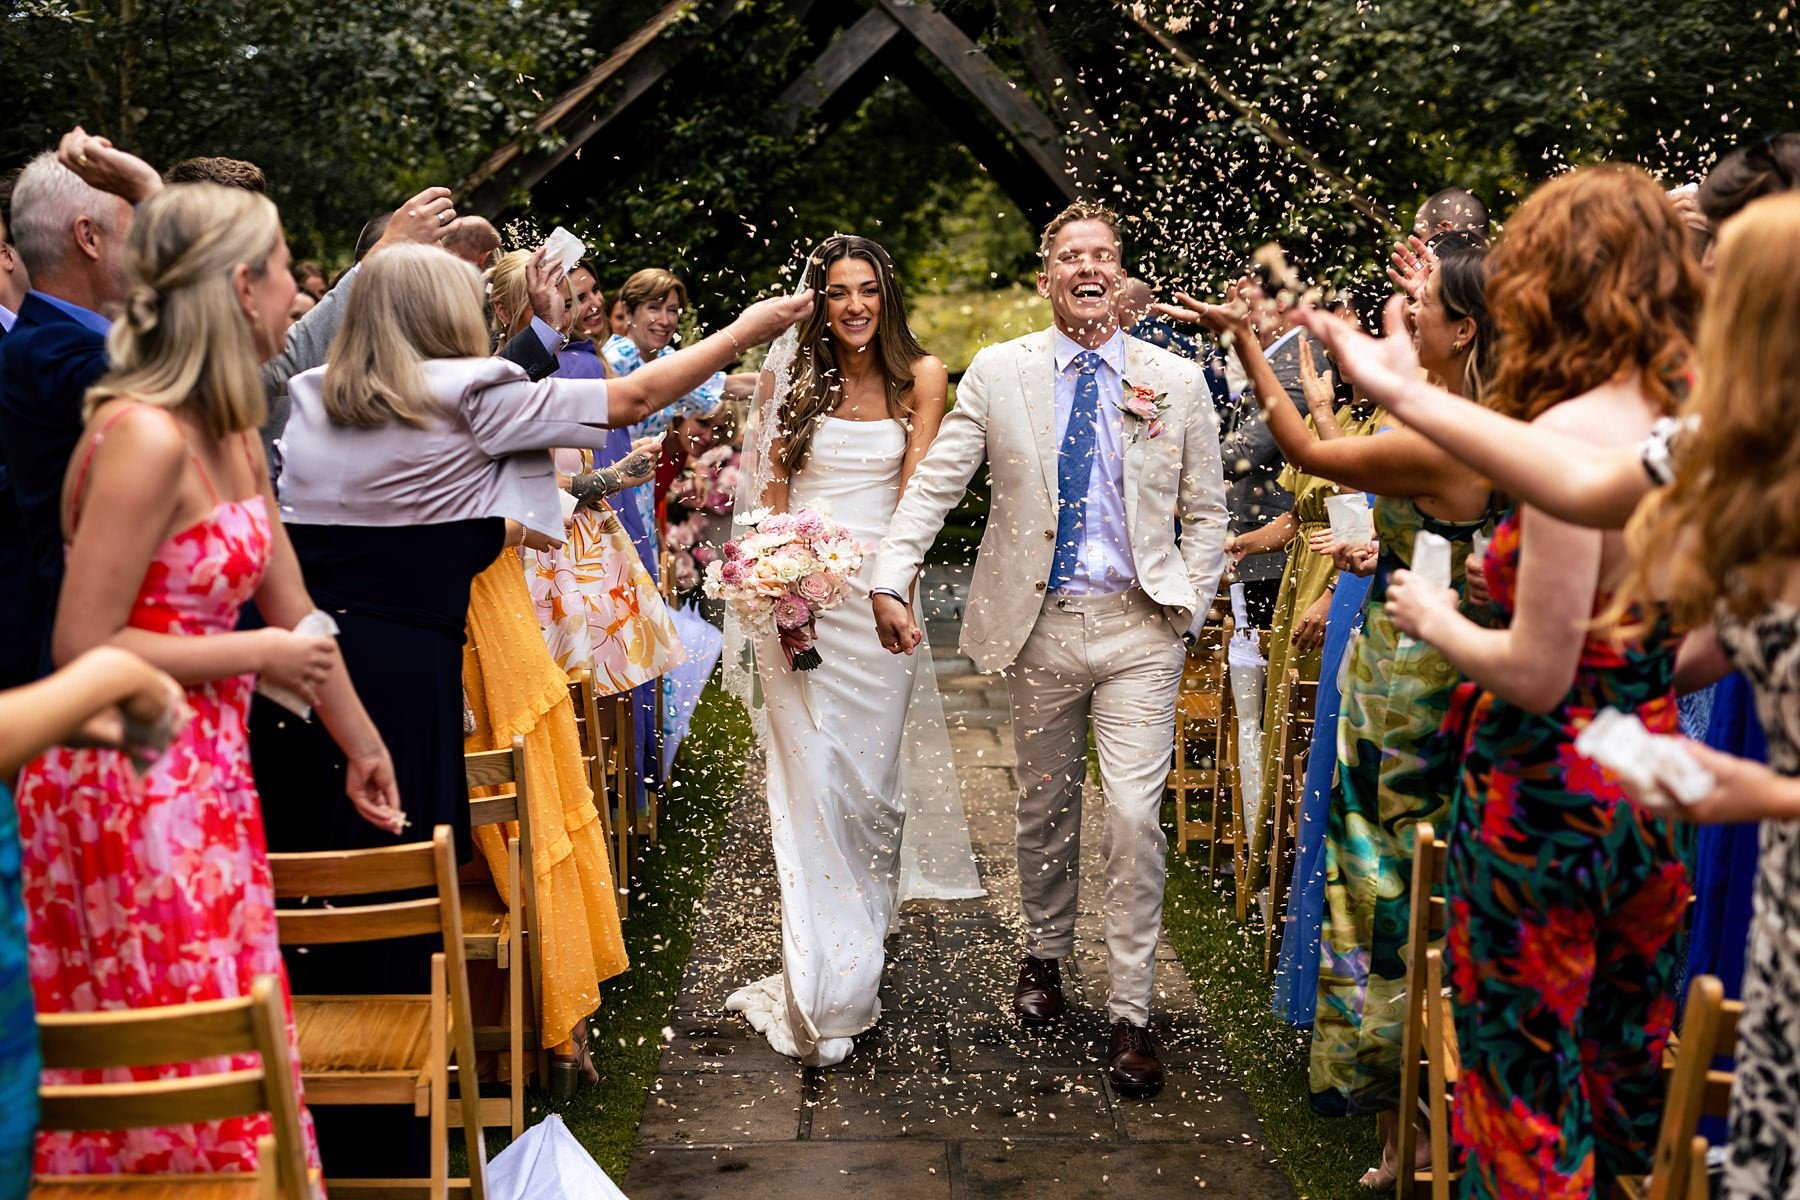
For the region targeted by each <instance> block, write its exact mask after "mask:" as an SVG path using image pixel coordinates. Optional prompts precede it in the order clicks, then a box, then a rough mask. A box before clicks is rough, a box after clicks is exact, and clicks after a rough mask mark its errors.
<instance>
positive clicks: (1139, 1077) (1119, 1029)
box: [1106, 1021, 1163, 1100]
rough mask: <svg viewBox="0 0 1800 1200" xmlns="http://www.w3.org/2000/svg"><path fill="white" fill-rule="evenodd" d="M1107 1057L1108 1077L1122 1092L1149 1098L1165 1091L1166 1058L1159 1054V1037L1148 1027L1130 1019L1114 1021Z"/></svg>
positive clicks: (1131, 1096) (1137, 1097) (1127, 1095)
mask: <svg viewBox="0 0 1800 1200" xmlns="http://www.w3.org/2000/svg"><path fill="white" fill-rule="evenodd" d="M1106 1058H1107V1066H1106V1077H1107V1079H1108V1080H1110V1081H1111V1083H1112V1087H1113V1091H1115V1092H1117V1093H1118V1094H1119V1095H1121V1096H1126V1097H1129V1098H1131V1099H1133V1100H1147V1099H1149V1098H1150V1097H1151V1096H1154V1095H1156V1093H1158V1092H1160V1091H1162V1085H1163V1067H1162V1060H1161V1059H1159V1058H1157V1057H1156V1039H1155V1038H1154V1037H1153V1036H1151V1033H1150V1031H1149V1030H1148V1029H1145V1028H1143V1027H1142V1026H1138V1025H1133V1024H1132V1023H1131V1022H1130V1021H1115V1022H1113V1027H1112V1044H1111V1045H1110V1046H1108V1047H1107V1051H1106Z"/></svg>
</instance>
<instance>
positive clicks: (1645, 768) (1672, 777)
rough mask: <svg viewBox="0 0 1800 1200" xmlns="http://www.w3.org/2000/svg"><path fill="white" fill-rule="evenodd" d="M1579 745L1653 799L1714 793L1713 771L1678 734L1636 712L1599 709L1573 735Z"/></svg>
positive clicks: (1693, 800)
mask: <svg viewBox="0 0 1800 1200" xmlns="http://www.w3.org/2000/svg"><path fill="white" fill-rule="evenodd" d="M1575 749H1576V750H1577V751H1578V752H1579V753H1581V754H1583V755H1585V756H1587V757H1588V758H1591V759H1593V760H1594V761H1595V762H1597V763H1599V764H1600V765H1601V766H1603V767H1605V768H1606V769H1607V770H1608V771H1611V772H1612V773H1613V774H1614V775H1617V776H1618V777H1619V778H1620V779H1621V780H1622V781H1624V782H1626V783H1628V784H1630V785H1632V790H1633V791H1634V792H1636V793H1637V794H1638V795H1639V796H1640V797H1642V798H1645V799H1646V800H1648V801H1649V803H1650V804H1651V806H1652V807H1654V806H1655V801H1654V800H1653V799H1651V797H1655V796H1657V795H1661V794H1667V795H1669V796H1672V797H1674V798H1675V799H1676V800H1679V801H1680V802H1681V803H1683V804H1698V803H1700V801H1702V800H1704V799H1706V797H1707V796H1709V795H1711V794H1712V790H1713V777H1712V772H1710V771H1708V770H1707V769H1706V768H1705V767H1703V766H1701V765H1700V762H1699V760H1698V759H1696V758H1695V757H1694V756H1693V754H1691V753H1690V752H1689V751H1688V748H1687V746H1686V745H1685V744H1683V742H1682V740H1681V739H1680V738H1675V737H1670V736H1668V735H1667V734H1661V733H1651V732H1650V731H1649V730H1648V729H1646V728H1645V727H1644V723H1643V722H1642V721H1641V720H1639V719H1638V717H1637V714H1636V713H1627V712H1621V711H1620V710H1618V709H1616V708H1606V709H1601V710H1600V711H1599V712H1598V713H1595V714H1594V719H1593V720H1592V721H1591V722H1589V723H1588V727H1587V728H1586V729H1584V730H1582V731H1581V734H1580V736H1578V737H1577V738H1576V739H1575Z"/></svg>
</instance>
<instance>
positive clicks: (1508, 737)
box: [1445, 513, 1688, 1200]
mask: <svg viewBox="0 0 1800 1200" xmlns="http://www.w3.org/2000/svg"><path fill="white" fill-rule="evenodd" d="M1518 556H1519V519H1518V516H1517V515H1516V513H1515V514H1514V515H1512V516H1509V517H1508V518H1507V519H1506V520H1504V521H1503V522H1501V524H1500V526H1499V528H1498V529H1497V530H1496V531H1495V535H1494V541H1493V544H1492V546H1491V547H1490V549H1489V551H1488V557H1487V562H1486V567H1487V579H1488V590H1489V592H1490V593H1491V595H1492V596H1493V600H1494V603H1495V605H1496V606H1497V607H1498V608H1499V610H1500V611H1501V612H1502V613H1503V614H1506V615H1508V616H1510V614H1511V613H1512V612H1513V611H1514V607H1515V597H1516V594H1517V586H1518ZM1607 603H1608V599H1607V597H1606V596H1605V595H1604V594H1601V595H1599V596H1597V597H1596V600H1595V611H1596V612H1598V611H1600V610H1601V609H1603V608H1604V607H1605V605H1606V604H1607ZM1675 645H1676V641H1675V638H1674V637H1673V635H1672V633H1671V627H1670V623H1669V621H1668V619H1667V617H1666V616H1658V617H1657V618H1656V620H1655V623H1654V624H1653V625H1652V626H1651V628H1650V630H1649V631H1648V632H1647V633H1646V634H1645V635H1644V636H1643V637H1642V639H1641V640H1627V641H1623V642H1615V641H1614V640H1613V639H1612V638H1611V637H1610V636H1609V635H1608V634H1607V633H1606V632H1605V631H1598V632H1593V633H1590V634H1589V635H1588V637H1587V640H1586V642H1585V643H1584V644H1583V645H1582V648H1581V657H1580V660H1579V663H1578V665H1577V667H1576V670H1575V681H1574V684H1573V686H1572V687H1571V688H1570V689H1569V692H1568V694H1567V695H1566V696H1565V697H1564V698H1563V700H1562V702H1561V703H1560V704H1558V705H1557V707H1556V708H1555V709H1554V710H1552V711H1551V712H1549V713H1545V714H1537V713H1531V712H1527V711H1525V710H1524V709H1522V708H1519V707H1517V706H1516V705H1513V704H1510V703H1508V702H1507V701H1505V700H1503V699H1501V698H1500V697H1498V696H1496V695H1494V694H1493V693H1492V692H1485V691H1477V690H1476V689H1475V687H1474V686H1473V685H1466V686H1465V687H1464V688H1462V689H1459V694H1458V697H1457V705H1456V709H1455V711H1454V712H1453V713H1452V714H1451V717H1450V719H1449V720H1448V721H1446V724H1445V728H1446V732H1447V733H1456V734H1459V735H1460V739H1461V746H1462V751H1463V760H1462V767H1461V772H1460V778H1459V780H1458V784H1457V789H1456V795H1455V799H1454V801H1453V803H1452V808H1451V822H1450V829H1449V843H1450V845H1449V861H1448V886H1447V892H1448V896H1449V901H1450V928H1449V938H1448V941H1449V952H1448V955H1447V965H1448V966H1449V968H1450V975H1451V984H1452V993H1453V1005H1454V1010H1455V1018H1456V1036H1457V1043H1458V1046H1459V1048H1460V1050H1461V1052H1462V1074H1461V1077H1460V1079H1459V1080H1458V1083H1457V1089H1456V1110H1455V1130H1454V1132H1455V1137H1456V1140H1457V1143H1458V1145H1460V1146H1461V1147H1462V1149H1463V1151H1464V1152H1465V1154H1466V1155H1467V1169H1466V1170H1465V1172H1464V1175H1463V1184H1462V1195H1463V1196H1464V1197H1505V1198H1512V1197H1518V1198H1520V1200H1523V1198H1525V1197H1530V1198H1531V1200H1562V1198H1565V1197H1566V1198H1568V1200H1574V1198H1575V1197H1584V1198H1585V1197H1588V1196H1610V1195H1612V1183H1613V1181H1614V1180H1616V1179H1618V1178H1619V1177H1620V1176H1623V1175H1642V1174H1645V1173H1646V1172H1648V1170H1649V1168H1650V1155H1651V1151H1652V1149H1653V1148H1654V1145H1655V1141H1656V1131H1657V1124H1658V1121H1659V1119H1660V1116H1661V1112H1662V1096H1663V1078H1662V1053H1663V1047H1664V1046H1665V1045H1666V1043H1667V1042H1668V1038H1669V1028H1670V1025H1671V1023H1672V1022H1673V1020H1674V1017H1675V988H1676V979H1677V973H1678V971H1679V967H1680V964H1679V962H1678V961H1677V956H1676V954H1675V950H1674V939H1675V933H1676V931H1677V929H1678V928H1679V926H1680V924H1681V921H1682V918H1683V915H1684V914H1685V912H1686V910H1687V898H1688V882H1687V873H1686V871H1685V869H1684V868H1683V867H1682V865H1681V862H1680V860H1679V859H1678V858H1677V856H1676V850H1675V845H1674V842H1673V839H1672V837H1671V834H1670V830H1669V827H1668V824H1667V823H1666V822H1664V821H1663V820H1662V819H1661V818H1659V817H1655V816H1652V815H1650V814H1648V813H1646V812H1644V811H1643V810H1642V809H1639V808H1637V807H1636V806H1635V805H1633V804H1631V803H1630V801H1628V800H1627V799H1626V798H1625V795H1624V793H1623V792H1621V791H1620V790H1619V787H1618V785H1617V784H1616V783H1615V782H1614V781H1613V780H1612V779H1611V778H1610V777H1609V776H1608V775H1606V774H1605V773H1604V772H1602V771H1601V770H1600V768H1599V767H1598V766H1597V765H1596V764H1595V763H1594V762H1593V761H1592V760H1591V759H1588V758H1586V757H1584V756H1582V755H1581V754H1579V753H1578V752H1577V751H1576V749H1575V738H1576V735H1577V734H1579V733H1580V731H1581V730H1582V729H1584V728H1585V727H1586V726H1587V723H1588V722H1589V721H1590V720H1592V719H1593V716H1594V714H1595V713H1596V712H1597V711H1599V710H1600V709H1602V708H1617V709H1621V710H1623V711H1625V712H1636V713H1637V715H1638V717H1639V718H1640V719H1642V721H1643V722H1644V724H1645V725H1646V726H1648V727H1649V728H1650V729H1651V730H1652V731H1654V732H1658V733H1672V732H1674V731H1675V728H1676V713H1675V698H1674V691H1673V687H1672V683H1673V679H1674V669H1675Z"/></svg>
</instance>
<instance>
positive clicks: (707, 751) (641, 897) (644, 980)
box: [526, 677, 752, 1181]
mask: <svg viewBox="0 0 1800 1200" xmlns="http://www.w3.org/2000/svg"><path fill="white" fill-rule="evenodd" d="M751 746H752V737H751V733H750V722H749V718H748V717H747V716H746V715H745V713H744V710H743V708H742V707H741V706H740V705H739V704H738V702H737V701H736V700H733V699H732V698H731V697H729V696H727V695H726V694H725V693H724V692H723V691H722V690H721V689H720V688H719V686H718V684H717V681H716V677H715V682H714V683H712V684H709V685H708V686H707V689H706V691H705V692H704V693H703V694H702V695H701V697H700V706H699V708H697V709H696V710H695V711H694V720H693V725H692V729H691V732H690V733H689V734H688V737H687V740H686V741H685V742H683V743H682V746H681V751H680V754H679V756H678V757H677V759H676V763H675V776H674V779H673V781H672V783H671V785H670V788H669V791H668V793H667V794H666V795H665V796H664V797H663V804H662V814H661V820H660V822H659V825H658V832H659V834H660V837H661V840H660V841H659V842H658V843H657V844H656V845H654V846H647V847H645V851H644V857H643V861H642V864H641V874H640V876H639V882H638V885H637V886H636V887H635V888H633V889H632V895H631V907H630V911H629V914H628V915H627V916H626V918H625V947H626V949H627V950H628V951H629V952H630V955H631V966H630V968H629V969H627V970H626V972H625V973H624V974H623V975H620V976H618V977H617V978H616V979H612V980H608V981H607V982H606V983H604V984H602V985H601V987H600V1011H599V1012H598V1013H597V1014H595V1017H594V1022H593V1026H594V1036H593V1041H592V1046H593V1054H594V1065H595V1066H596V1067H598V1068H599V1070H600V1083H599V1085H598V1086H597V1087H590V1088H583V1089H582V1090H581V1091H579V1092H577V1093H576V1095H575V1098H574V1099H573V1100H571V1101H569V1102H568V1103H567V1104H564V1105H555V1104H552V1103H551V1102H550V1101H549V1100H548V1098H547V1097H546V1096H544V1095H543V1094H542V1093H538V1092H534V1093H532V1095H531V1098H530V1099H531V1102H532V1107H531V1110H530V1111H528V1112H527V1114H526V1123H527V1124H535V1123H536V1122H537V1121H540V1120H542V1119H543V1117H544V1114H545V1113H546V1112H549V1111H558V1112H560V1113H561V1114H562V1118H563V1121H564V1122H565V1123H566V1124H567V1125H568V1127H569V1132H571V1133H573V1134H574V1135H575V1137H576V1139H577V1140H579V1141H580V1142H581V1144H582V1145H583V1146H585V1147H587V1150H588V1152H589V1153H590V1154H592V1155H593V1156H594V1159H595V1161H596V1162H598V1163H599V1164H600V1166H601V1167H602V1168H603V1169H604V1170H605V1171H606V1173H607V1174H608V1175H609V1176H611V1177H612V1178H613V1179H615V1180H619V1181H622V1180H623V1179H624V1178H625V1168H626V1167H627V1166H628V1165H629V1164H630V1162H631V1148H632V1143H633V1142H634V1141H635V1139H636V1137H637V1127H638V1121H639V1120H640V1119H641V1118H642V1116H643V1112H644V1098H645V1097H646V1096H647V1095H648V1094H649V1092H650V1081H651V1079H652V1078H653V1077H654V1076H655V1075H656V1066H657V1062H658V1060H659V1059H660V1058H661V1057H662V1050H663V1036H662V1031H663V1028H664V1026H666V1025H667V1024H668V1023H669V1011H670V1009H671V1007H672V1006H673V1005H674V1003H675V993H676V990H677V989H678V988H679V987H680V984H681V976H682V972H683V971H684V970H685V968H686V966H687V958H688V947H689V945H690V943H691V942H692V941H693V932H694V919H695V917H696V916H697V915H698V914H699V910H700V901H701V897H702V896H703V895H704V894H705V891H706V884H707V880H709V879H710V878H711V877H712V867H713V860H714V858H715V857H717V855H718V852H719V843H720V840H721V838H722V836H723V834H724V832H725V818H726V814H727V813H728V812H729V810H730V808H731V800H732V797H733V796H734V795H736V794H737V790H738V786H739V784H740V783H742V782H743V778H744V766H745V762H746V760H747V759H748V757H749V754H750V749H751Z"/></svg>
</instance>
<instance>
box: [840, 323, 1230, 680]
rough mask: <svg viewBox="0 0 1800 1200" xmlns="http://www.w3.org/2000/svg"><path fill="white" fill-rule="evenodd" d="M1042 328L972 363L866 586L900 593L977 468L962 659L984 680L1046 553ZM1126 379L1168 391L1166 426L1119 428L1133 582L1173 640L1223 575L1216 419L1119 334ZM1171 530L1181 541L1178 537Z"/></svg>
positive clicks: (1177, 373) (1050, 552)
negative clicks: (981, 475)
mask: <svg viewBox="0 0 1800 1200" xmlns="http://www.w3.org/2000/svg"><path fill="white" fill-rule="evenodd" d="M1051 341H1052V337H1051V331H1050V330H1048V329H1045V330H1040V331H1039V332H1037V333H1032V334H1027V335H1026V336H1024V337H1022V338H1017V339H1015V340H1013V341H1010V342H1003V343H1001V344H1000V345H997V346H989V347H987V348H985V349H983V350H982V351H981V352H980V353H978V354H976V356H975V359H974V361H973V362H971V363H970V364H969V369H968V371H967V372H966V373H965V374H964V375H963V378H962V382H961V383H960V384H959V385H958V386H957V392H956V407H955V408H953V409H951V410H950V412H949V413H947V414H946V415H945V417H944V423H943V425H942V427H941V428H940V429H939V430H938V435H937V439H936V440H935V441H933V442H932V444H931V449H930V450H929V451H928V452H927V453H926V455H925V459H924V461H923V462H921V463H920V464H919V466H918V468H917V470H915V471H914V472H913V476H912V479H911V480H910V481H909V482H908V484H907V488H906V494H905V495H904V496H903V497H901V500H900V507H899V508H898V510H896V511H895V513H894V519H893V523H892V525H890V526H889V528H888V534H887V536H886V537H885V538H884V539H882V543H881V549H880V552H879V554H878V555H877V557H876V560H875V567H874V572H873V579H872V580H871V583H870V586H871V587H872V588H887V589H891V590H893V591H895V592H898V593H899V594H900V595H902V596H906V595H909V594H910V589H911V587H912V584H913V580H914V579H915V578H916V577H917V575H918V572H919V567H920V564H921V563H923V562H924V559H925V552H926V551H927V550H928V549H929V548H930V546H931V543H932V540H933V539H934V538H935V537H936V536H937V533H938V530H939V529H941V528H942V527H943V523H944V518H945V517H946V516H948V515H949V513H950V510H951V509H952V508H954V507H956V505H957V503H958V502H959V501H960V500H961V499H962V496H963V492H964V490H965V489H966V488H967V487H968V486H969V481H970V480H971V479H973V478H974V476H975V472H976V471H977V470H978V469H979V468H980V466H981V464H982V461H983V460H984V459H985V460H986V461H987V463H988V465H989V468H990V470H991V472H992V476H993V505H992V509H991V511H990V512H989V514H988V520H987V531H986V533H985V534H984V535H983V537H982V539H981V552H980V555H979V556H978V557H977V558H976V560H975V578H974V581H973V583H972V585H971V587H970V590H969V597H968V601H967V605H966V607H965V608H964V612H963V626H962V651H963V653H964V654H966V655H968V656H969V658H970V660H971V661H973V662H974V664H975V665H976V666H977V667H978V668H980V669H981V670H983V671H1001V670H1005V669H1006V668H1007V667H1008V666H1010V665H1011V664H1012V662H1013V660H1014V659H1015V658H1016V657H1018V654H1019V650H1020V648H1021V647H1023V646H1024V645H1025V640H1026V638H1027V637H1029V636H1030V634H1031V630H1032V627H1033V626H1034V625H1035V624H1036V623H1037V616H1038V612H1039V610H1040V609H1042V607H1043V604H1044V594H1045V588H1046V585H1047V582H1048V580H1049V577H1050V565H1051V560H1052V558H1054V556H1055V549H1056V500H1057V496H1056V490H1057V488H1056V468H1057V429H1056V398H1055V397H1056V391H1055V380H1054V379H1053V377H1052V372H1053V371H1054V370H1055V365H1054V363H1053V355H1052V353H1051ZM1124 378H1125V379H1126V380H1128V381H1130V382H1131V383H1133V384H1138V385H1144V386H1149V387H1153V388H1155V389H1156V390H1157V391H1158V392H1166V393H1167V394H1168V400H1169V408H1168V411H1167V412H1166V413H1165V414H1164V416H1163V424H1164V430H1163V432H1162V434H1161V435H1160V436H1158V437H1154V438H1152V437H1150V436H1149V435H1148V433H1147V431H1146V430H1145V429H1144V428H1143V427H1142V426H1141V424H1140V423H1139V422H1138V421H1137V420H1135V419H1134V418H1131V417H1128V416H1124V415H1123V414H1120V413H1118V412H1117V411H1116V410H1115V411H1108V410H1110V409H1112V407H1113V406H1112V404H1111V402H1110V401H1109V400H1108V399H1104V398H1103V400H1102V407H1101V412H1100V414H1099V416H1100V419H1102V420H1107V419H1113V420H1123V421H1124V423H1125V424H1124V438H1123V442H1124V446H1125V463H1124V488H1125V523H1126V527H1127V532H1128V533H1129V535H1130V538H1131V553H1132V558H1133V561H1134V563H1135V564H1136V567H1137V576H1138V586H1139V587H1141V588H1142V589H1143V590H1144V592H1145V594H1146V595H1148V596H1149V597H1150V599H1151V600H1153V601H1155V602H1156V603H1157V604H1159V605H1161V606H1162V609H1163V612H1164V614H1165V615H1166V616H1167V618H1168V621H1169V625H1170V627H1171V628H1172V629H1173V631H1174V632H1175V633H1176V634H1182V633H1186V632H1187V631H1188V629H1189V627H1190V626H1191V625H1192V624H1193V623H1194V615H1195V613H1196V612H1204V611H1205V610H1206V609H1207V608H1208V607H1209V606H1210V605H1211V604H1212V600H1213V596H1214V595H1215V594H1216V593H1217V591H1218V587H1219V576H1220V574H1221V573H1222V572H1223V571H1224V568H1225V526H1226V520H1227V516H1226V512H1225V488H1224V484H1223V482H1222V481H1221V475H1220V470H1219V433H1218V422H1217V420H1216V418H1215V417H1214V415H1213V406H1212V399H1211V395H1210V393H1208V391H1207V389H1206V386H1205V383H1204V381H1203V379H1202V377H1201V373H1200V368H1199V367H1198V366H1196V365H1195V364H1194V363H1191V362H1189V361H1188V360H1186V359H1184V358H1180V357H1178V356H1176V355H1174V354H1170V353H1169V352H1168V351H1166V350H1163V349H1160V348H1158V347H1156V346H1152V345H1150V344H1149V343H1148V342H1142V341H1139V340H1138V339H1136V338H1132V337H1127V338H1126V339H1125V371H1124ZM1177 522H1179V526H1180V536H1179V538H1177V533H1176V529H1177Z"/></svg>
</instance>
